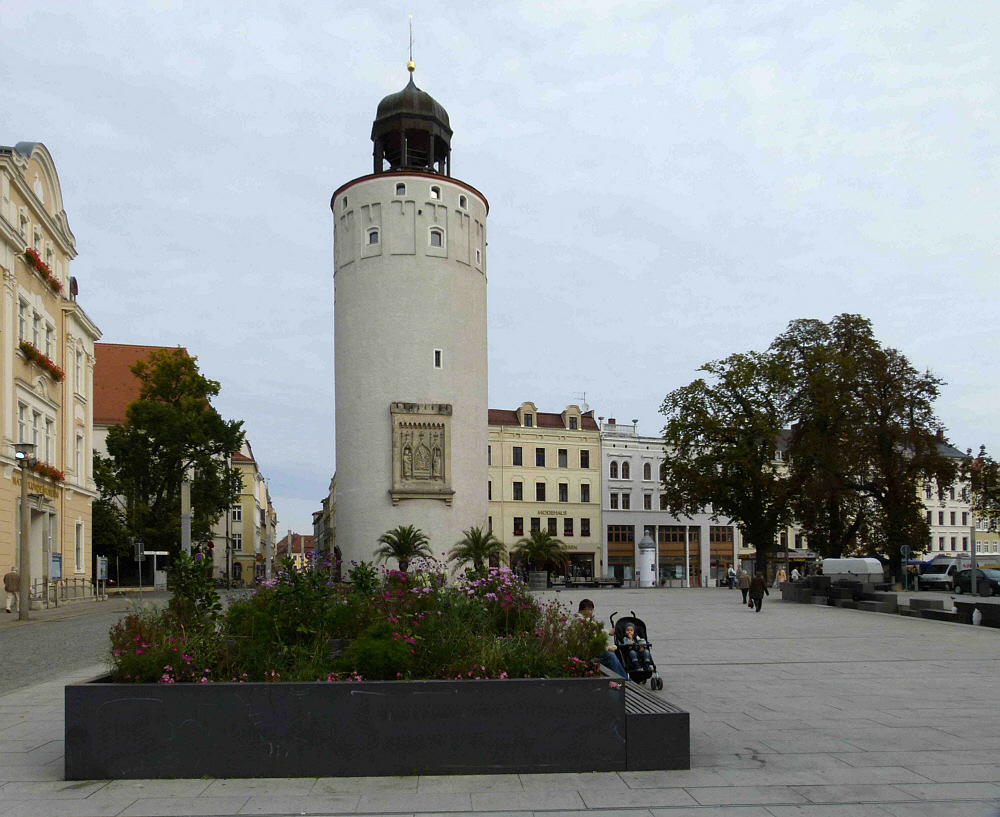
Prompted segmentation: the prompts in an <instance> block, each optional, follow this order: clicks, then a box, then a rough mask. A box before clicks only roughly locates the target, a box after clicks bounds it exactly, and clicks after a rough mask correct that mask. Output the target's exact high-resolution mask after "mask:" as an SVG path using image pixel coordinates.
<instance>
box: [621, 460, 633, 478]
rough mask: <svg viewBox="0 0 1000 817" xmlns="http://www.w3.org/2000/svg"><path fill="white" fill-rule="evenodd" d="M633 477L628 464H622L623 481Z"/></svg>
mask: <svg viewBox="0 0 1000 817" xmlns="http://www.w3.org/2000/svg"><path fill="white" fill-rule="evenodd" d="M630 477H631V469H629V467H628V463H627V462H623V463H622V479H629V478H630Z"/></svg>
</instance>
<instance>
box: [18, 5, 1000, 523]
mask: <svg viewBox="0 0 1000 817" xmlns="http://www.w3.org/2000/svg"><path fill="white" fill-rule="evenodd" d="M409 12H414V39H415V44H414V58H415V60H416V63H417V73H416V82H417V84H418V85H419V86H420V87H421V88H422V89H423V90H425V91H427V92H429V93H430V94H432V95H433V96H434V97H435V99H437V100H438V101H439V102H440V103H441V104H442V105H444V106H445V108H446V109H447V110H448V113H449V115H450V118H451V125H452V128H453V129H454V137H453V140H452V159H453V175H454V176H456V177H457V178H459V179H462V180H463V181H466V182H468V183H469V184H471V185H473V186H475V187H476V188H478V189H479V190H481V191H482V192H483V193H484V194H485V195H486V197H487V198H488V200H489V202H490V207H491V210H490V217H489V251H488V271H489V348H490V360H489V364H490V373H489V374H490V377H489V383H490V406H491V407H495V408H516V407H517V406H518V405H520V403H521V402H522V401H523V400H531V401H533V402H534V403H535V404H536V405H537V406H538V408H539V410H541V411H555V412H558V411H561V410H562V409H563V408H564V407H565V406H566V405H567V404H569V403H573V402H580V398H581V395H582V394H583V393H584V392H585V393H586V399H587V403H588V404H589V405H590V407H591V408H592V409H593V410H594V412H595V414H596V415H603V416H605V417H612V416H613V417H616V418H617V419H618V420H619V422H622V421H631V420H632V419H633V418H636V419H638V420H639V431H640V433H645V434H657V433H659V431H660V429H661V427H662V417H661V415H660V414H659V408H660V405H661V403H662V400H663V397H664V395H665V394H666V393H667V392H668V391H670V390H671V389H674V388H676V387H678V386H682V385H685V384H686V383H688V382H690V381H691V380H692V379H693V378H694V377H695V376H696V369H697V368H698V366H700V365H701V364H702V363H704V362H706V361H709V360H713V359H717V358H720V357H724V356H726V355H728V354H731V353H733V352H741V351H747V350H749V349H763V348H765V347H766V346H767V345H768V344H769V342H770V341H771V340H772V339H773V338H774V337H775V336H776V335H777V334H779V333H780V332H781V331H782V330H784V328H785V327H786V326H787V324H788V323H789V321H791V320H794V319H796V318H806V317H812V318H820V319H823V320H829V319H830V318H831V317H833V316H834V315H836V314H838V313H841V312H857V313H861V314H864V315H866V316H868V317H869V318H870V319H871V320H872V321H873V322H874V326H875V331H876V334H877V336H878V337H879V338H880V339H881V340H882V341H883V342H884V343H886V344H888V345H892V346H896V347H898V348H899V349H901V350H902V351H903V352H904V353H905V354H907V355H908V356H909V358H910V360H911V361H912V362H913V363H914V365H916V366H917V367H918V368H930V369H931V370H932V371H933V372H934V373H935V374H937V375H938V376H940V377H942V378H943V379H944V380H945V381H947V386H945V387H944V389H943V393H942V396H941V399H940V401H939V403H938V406H937V408H938V413H939V416H940V417H941V418H942V420H943V421H944V423H945V424H946V425H947V427H948V429H949V437H950V439H951V441H952V442H953V443H954V444H955V445H956V446H958V447H959V448H961V449H963V450H964V449H965V448H969V447H971V448H973V449H977V448H978V446H979V444H980V443H986V444H987V445H988V446H989V447H990V449H991V450H992V451H993V453H994V454H1000V430H998V426H997V407H998V404H1000V381H998V378H997V369H998V367H997V361H998V358H1000V332H998V330H997V328H996V327H997V318H998V314H1000V295H998V291H1000V281H998V272H1000V270H998V226H1000V206H998V201H1000V193H998V190H1000V172H998V138H1000V137H998V133H1000V128H998V121H997V119H998V112H1000V106H998V96H997V95H998V88H1000V68H998V59H997V54H998V52H1000V4H997V3H996V2H991V1H990V0H949V2H945V1H944V0H938V1H937V2H916V0H904V2H891V0H880V2H844V0H829V1H828V2H808V3H803V2H801V0H787V2H786V0H780V1H776V2H734V0H729V1H728V2H723V3H710V2H695V0H677V2H642V1H641V0H630V2H628V3H622V2H610V0H599V1H598V0H593V1H592V2H589V1H588V0H582V1H579V0H578V1H576V2H572V3H570V2H538V0H525V2H521V3H517V2H491V3H482V4H479V3H476V4H473V3H457V2H448V3H444V2H423V3H420V4H414V5H411V6H409V7H407V6H405V5H401V4H398V3H391V2H368V3H364V4H358V3H346V2H339V0H335V1H334V2H330V0H327V2H308V1H307V0H302V1H301V2H296V3H294V4H293V3H283V4H278V3H263V2H239V3H220V2H205V0H202V1H201V2H170V0H159V1H158V2H138V0H129V2H119V3H107V2H70V1H69V0H60V2H47V1H46V0H30V2H29V0H0V88H2V89H3V92H2V93H3V96H2V99H3V104H2V106H0V143H2V144H8V145H12V144H15V143H16V142H18V141H40V142H44V143H45V145H46V146H47V147H48V148H49V150H50V151H51V152H52V155H53V157H54V159H55V162H56V167H57V170H58V173H59V176H60V180H61V183H62V191H63V196H64V203H65V207H66V211H67V215H68V217H69V223H70V226H71V229H72V230H73V232H74V234H75V236H76V240H77V248H78V251H79V257H78V258H77V260H76V261H75V262H74V263H73V266H72V273H73V274H74V275H75V276H76V277H77V278H78V279H79V283H80V302H81V304H82V305H83V307H84V309H85V310H86V311H87V312H88V314H89V315H90V316H91V317H92V318H93V319H94V321H95V322H96V323H97V324H98V326H99V327H100V328H101V330H102V332H103V334H104V337H103V340H105V341H108V342H113V343H135V344H155V345H164V346H173V345H183V346H185V347H187V349H188V350H189V351H190V352H191V353H192V354H194V355H196V356H197V357H198V360H199V364H200V366H201V369H202V371H203V372H204V373H205V374H206V375H207V376H209V377H211V378H213V379H216V380H219V381H220V382H221V383H222V393H221V395H220V396H219V398H218V400H217V401H216V405H217V407H218V408H219V409H220V411H221V412H222V414H223V415H224V416H225V417H227V418H240V419H243V420H244V421H245V424H246V429H247V432H248V435H249V438H250V440H251V443H252V445H253V448H254V453H255V454H256V456H257V459H258V461H259V462H260V465H261V468H262V470H263V472H264V474H265V476H266V477H267V478H268V482H269V484H270V488H271V493H272V497H273V498H274V502H275V506H276V508H277V512H278V515H279V519H280V522H279V525H280V528H281V530H285V529H287V528H289V527H291V528H293V529H294V530H296V531H297V532H306V533H308V532H310V531H311V512H312V511H313V510H318V508H319V503H320V500H321V498H322V497H323V496H324V495H325V493H326V490H327V486H328V483H329V480H330V477H331V476H332V474H333V472H334V469H335V464H336V462H335V451H334V404H333V394H334V389H333V246H332V245H333V229H332V218H331V214H330V209H329V202H330V196H331V195H332V193H333V191H334V190H335V189H336V188H337V187H338V186H339V185H341V184H343V183H344V182H346V181H349V180H351V179H353V178H356V177H358V176H362V175H364V174H366V173H369V172H370V171H371V152H372V145H371V142H370V138H369V137H370V133H371V124H372V120H373V118H374V115H375V108H376V106H377V104H378V102H379V100H380V99H381V98H382V97H383V96H385V95H387V94H390V93H393V92H395V91H398V90H399V89H401V88H402V87H403V86H404V85H405V84H406V82H407V73H406V59H407V42H408V33H407V23H408V20H407V15H408V13H409Z"/></svg>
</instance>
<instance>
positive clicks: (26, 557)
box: [14, 443, 35, 621]
mask: <svg viewBox="0 0 1000 817" xmlns="http://www.w3.org/2000/svg"><path fill="white" fill-rule="evenodd" d="M34 453H35V444H34V443H14V459H16V460H17V462H18V465H20V466H21V548H20V553H19V556H18V559H19V561H20V562H21V590H20V592H19V594H18V598H17V617H18V619H19V620H20V621H27V620H28V608H29V607H30V606H31V543H30V542H29V541H28V540H29V536H30V532H31V509H30V508H29V507H28V471H29V470H30V469H29V466H30V465H31V458H32V455H33V454H34Z"/></svg>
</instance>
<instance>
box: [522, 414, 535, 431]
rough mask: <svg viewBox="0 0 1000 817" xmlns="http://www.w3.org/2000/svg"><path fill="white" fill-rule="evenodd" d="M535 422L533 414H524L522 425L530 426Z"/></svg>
mask: <svg viewBox="0 0 1000 817" xmlns="http://www.w3.org/2000/svg"><path fill="white" fill-rule="evenodd" d="M534 424H535V416H534V415H533V414H525V415H524V427H525V428H531V427H532V426H533V425H534Z"/></svg>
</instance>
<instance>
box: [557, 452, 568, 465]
mask: <svg viewBox="0 0 1000 817" xmlns="http://www.w3.org/2000/svg"><path fill="white" fill-rule="evenodd" d="M559 467H560V468H569V451H567V450H566V449H565V448H560V449H559Z"/></svg>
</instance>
